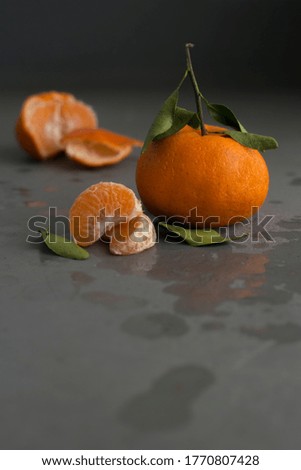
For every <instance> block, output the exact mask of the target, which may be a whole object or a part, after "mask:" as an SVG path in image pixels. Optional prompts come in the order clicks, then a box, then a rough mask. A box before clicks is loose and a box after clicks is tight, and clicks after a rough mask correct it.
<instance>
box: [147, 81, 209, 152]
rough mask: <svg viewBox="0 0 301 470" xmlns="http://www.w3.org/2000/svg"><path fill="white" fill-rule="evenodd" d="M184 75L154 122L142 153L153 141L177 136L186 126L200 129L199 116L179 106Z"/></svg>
mask: <svg viewBox="0 0 301 470" xmlns="http://www.w3.org/2000/svg"><path fill="white" fill-rule="evenodd" d="M186 75H187V74H185V75H184V77H183V79H182V81H181V83H180V85H179V86H178V88H177V89H176V90H175V91H174V92H173V93H172V94H171V95H170V96H169V97H168V98H167V100H166V101H165V102H164V103H163V106H162V107H161V109H160V111H159V113H158V114H157V116H156V118H155V120H154V121H153V123H152V125H151V127H150V129H149V131H148V134H147V136H146V139H145V141H144V144H143V147H142V153H143V152H145V150H146V149H147V147H148V146H149V144H150V143H151V142H152V141H155V140H160V139H163V138H165V137H168V136H170V135H173V134H176V132H178V131H179V130H181V129H182V128H183V127H184V126H186V125H187V124H189V125H190V126H191V127H194V128H198V127H199V124H200V123H199V119H198V117H197V114H196V113H194V112H192V111H188V110H187V109H184V108H181V107H179V106H177V105H178V100H179V89H180V86H181V85H182V83H183V81H184V80H185V78H186Z"/></svg>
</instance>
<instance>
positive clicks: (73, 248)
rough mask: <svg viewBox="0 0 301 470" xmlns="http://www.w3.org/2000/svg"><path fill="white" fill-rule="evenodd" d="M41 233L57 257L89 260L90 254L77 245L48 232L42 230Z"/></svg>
mask: <svg viewBox="0 0 301 470" xmlns="http://www.w3.org/2000/svg"><path fill="white" fill-rule="evenodd" d="M40 233H41V235H42V237H43V240H44V242H45V244H46V245H47V246H48V248H49V249H50V250H51V251H53V252H54V253H55V254H56V255H58V256H63V257H64V258H71V259H79V260H83V259H87V258H89V253H88V252H87V251H86V250H84V249H83V248H81V247H80V246H78V245H76V244H75V243H73V242H71V241H69V240H66V238H64V237H60V236H59V235H55V234H53V233H49V232H48V230H40Z"/></svg>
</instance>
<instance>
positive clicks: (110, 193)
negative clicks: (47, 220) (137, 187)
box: [69, 182, 142, 246]
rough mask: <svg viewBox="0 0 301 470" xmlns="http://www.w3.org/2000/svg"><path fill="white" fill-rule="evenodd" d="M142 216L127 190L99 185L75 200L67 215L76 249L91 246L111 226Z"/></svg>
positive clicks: (131, 194) (135, 200) (129, 191)
mask: <svg viewBox="0 0 301 470" xmlns="http://www.w3.org/2000/svg"><path fill="white" fill-rule="evenodd" d="M141 213H142V208H141V203H140V201H139V200H138V199H137V198H136V196H135V193H134V192H133V191H132V190H131V189H130V188H127V187H126V186H124V185H123V184H119V183H112V182H100V183H97V184H94V185H92V186H90V187H89V188H87V189H86V190H85V191H83V192H82V193H81V194H80V195H79V196H78V197H77V198H76V199H75V201H74V203H73V205H72V207H71V209H70V214H69V220H70V231H71V234H72V236H73V238H74V240H75V241H76V243H77V244H78V245H81V246H88V245H92V244H93V243H95V242H96V241H97V240H99V239H100V238H101V237H102V236H103V235H104V234H105V233H106V232H107V231H108V230H110V229H111V228H112V227H113V226H114V225H116V224H118V223H120V222H121V221H123V220H124V219H125V220H126V221H128V220H130V219H132V218H133V217H135V216H136V215H138V214H141Z"/></svg>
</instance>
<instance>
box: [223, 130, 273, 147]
mask: <svg viewBox="0 0 301 470" xmlns="http://www.w3.org/2000/svg"><path fill="white" fill-rule="evenodd" d="M224 133H225V134H226V135H229V136H230V137H231V138H232V139H234V140H236V142H239V143H240V144H242V145H245V146H246V147H249V148H251V149H256V150H259V151H263V150H270V149H276V148H278V142H277V141H276V140H275V139H274V138H273V137H269V136H265V135H259V134H250V133H249V132H238V131H228V130H227V131H225V132H224Z"/></svg>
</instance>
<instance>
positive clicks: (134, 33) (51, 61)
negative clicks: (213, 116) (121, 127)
mask: <svg viewBox="0 0 301 470" xmlns="http://www.w3.org/2000/svg"><path fill="white" fill-rule="evenodd" d="M0 26H1V27H0V44H1V49H0V63H1V74H0V85H1V87H2V88H4V89H6V88H12V87H15V88H16V87H17V88H22V89H24V88H25V87H26V88H31V89H32V90H34V91H36V90H39V89H43V88H45V89H46V88H49V87H50V88H51V87H56V88H57V89H58V88H62V87H65V88H68V87H69V89H70V88H72V87H84V88H87V87H114V88H116V87H120V88H121V89H122V88H123V87H124V86H127V87H133V88H137V87H140V88H145V87H151V88H152V89H153V88H154V87H156V88H159V87H164V86H173V85H174V84H175V83H176V82H177V80H178V78H179V76H180V75H181V73H182V68H183V66H184V60H185V59H184V51H183V46H184V43H185V42H187V41H191V42H195V44H196V45H197V49H195V51H194V62H195V66H196V68H197V70H198V72H199V75H202V76H201V79H202V85H203V86H206V87H208V86H211V87H213V88H216V87H221V86H222V87H228V88H233V89H243V88H248V90H252V89H256V88H258V87H261V88H269V89H271V88H278V87H289V88H292V87H299V86H300V81H301V68H300V60H299V58H298V57H299V53H298V44H299V42H300V41H299V28H300V2H299V1H296V0H227V1H225V0H189V1H182V0H151V1H149V0H148V1H145V0H144V1H142V0H118V1H116V0H115V1H111V2H110V1H107V0H106V1H104V0H84V1H82V0H81V1H74V0H70V1H69V0H51V2H50V1H41V0H26V1H20V0H9V1H8V0H2V1H1V11H0Z"/></svg>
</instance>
